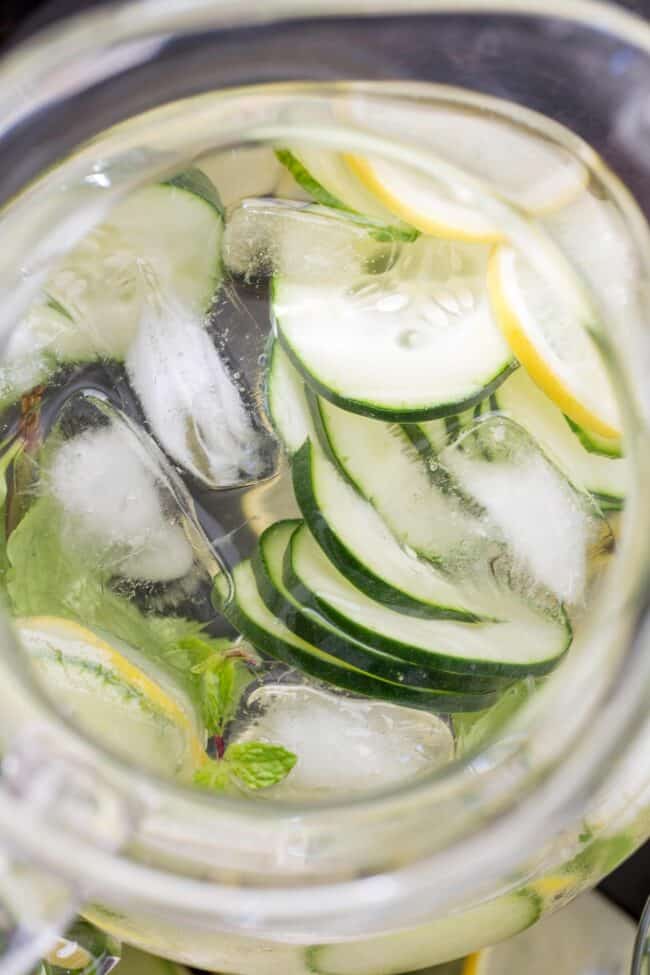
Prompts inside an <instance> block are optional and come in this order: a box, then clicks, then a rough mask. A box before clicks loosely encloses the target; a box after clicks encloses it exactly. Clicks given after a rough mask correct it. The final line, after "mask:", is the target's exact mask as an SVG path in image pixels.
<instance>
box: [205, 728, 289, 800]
mask: <svg viewBox="0 0 650 975" xmlns="http://www.w3.org/2000/svg"><path fill="white" fill-rule="evenodd" d="M296 761H297V758H296V756H295V755H294V754H293V752H290V751H288V750H287V749H286V748H283V747H282V745H273V744H271V743H269V742H264V741H245V742H236V743H235V744H232V745H229V746H228V747H227V748H226V751H225V753H224V756H223V758H220V759H210V760H209V761H207V762H206V763H205V765H202V766H201V768H200V769H199V770H198V772H196V773H195V775H194V784H195V785H198V786H201V787H202V788H204V789H211V790H213V791H216V792H227V791H232V790H239V789H241V787H242V786H244V787H245V788H246V789H252V790H257V789H268V788H269V787H270V786H272V785H275V784H276V783H277V782H281V781H282V779H284V778H285V777H286V776H287V775H288V774H289V772H290V771H291V769H292V768H293V767H294V765H295V764H296Z"/></svg>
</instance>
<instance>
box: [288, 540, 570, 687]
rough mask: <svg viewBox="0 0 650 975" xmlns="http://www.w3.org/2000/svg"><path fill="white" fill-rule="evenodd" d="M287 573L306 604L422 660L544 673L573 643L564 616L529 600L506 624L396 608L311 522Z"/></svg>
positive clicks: (497, 671)
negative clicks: (349, 575)
mask: <svg viewBox="0 0 650 975" xmlns="http://www.w3.org/2000/svg"><path fill="white" fill-rule="evenodd" d="M284 571H285V583H286V588H287V589H288V590H289V591H290V592H291V593H292V594H293V596H294V598H295V599H297V600H298V601H299V602H300V604H301V605H303V606H306V607H309V608H311V609H312V610H313V611H314V612H316V613H319V614H320V616H321V617H324V618H325V619H328V620H330V621H331V622H332V623H334V624H335V625H337V626H339V627H340V628H341V629H343V630H345V631H346V632H348V633H350V634H351V635H352V636H354V637H355V638H356V639H358V640H361V641H362V642H364V643H366V644H371V645H372V646H376V647H377V648H378V649H380V650H383V651H384V652H386V653H390V654H392V655H393V656H395V657H399V658H401V659H403V660H408V661H411V662H412V663H413V664H417V665H419V666H425V667H427V666H428V667H435V668H440V669H441V670H443V671H445V672H453V673H459V674H464V675H470V676H471V675H483V676H492V677H494V676H503V677H509V678H515V677H522V676H524V675H527V674H544V673H548V672H549V671H551V670H552V669H553V668H554V667H556V666H557V664H558V663H559V661H560V660H561V658H562V656H563V654H564V652H565V651H566V649H567V648H568V645H569V643H570V641H571V634H570V631H569V628H568V624H567V623H566V622H565V621H564V620H552V619H550V618H549V617H546V616H544V615H542V614H540V613H536V612H534V611H533V610H532V609H530V608H529V607H527V606H525V605H523V606H520V607H519V614H520V615H519V617H518V618H516V619H514V620H513V621H512V622H505V623H483V624H463V623H458V622H455V621H452V620H423V619H417V618H413V617H407V616H404V615H402V614H401V613H396V612H395V611H394V610H392V609H390V608H389V607H387V606H382V605H381V603H378V602H376V601H374V600H373V599H369V598H368V597H367V596H365V595H364V594H363V593H361V592H359V591H358V590H357V589H355V588H354V586H353V585H351V584H350V583H349V582H348V580H347V579H346V578H345V577H344V576H343V575H342V574H341V573H340V572H338V571H337V569H336V568H335V567H334V566H333V565H332V563H331V562H329V561H328V560H327V558H326V557H325V556H324V555H323V552H322V551H321V549H320V547H319V546H318V545H317V544H316V542H315V541H314V539H313V537H312V536H311V535H310V533H309V531H308V529H307V528H306V527H305V526H303V527H302V528H300V529H298V530H297V531H296V533H295V534H294V535H293V536H292V539H291V543H290V546H289V549H288V552H287V556H286V559H285V569H284ZM496 599H498V593H497V594H496ZM495 608H496V609H499V608H500V607H499V604H498V602H495ZM507 608H508V609H511V608H512V607H511V606H508V607H507Z"/></svg>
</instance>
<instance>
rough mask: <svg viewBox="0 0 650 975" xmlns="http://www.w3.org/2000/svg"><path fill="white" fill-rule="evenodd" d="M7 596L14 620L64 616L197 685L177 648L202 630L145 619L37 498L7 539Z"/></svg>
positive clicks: (48, 502) (45, 500)
mask: <svg viewBox="0 0 650 975" xmlns="http://www.w3.org/2000/svg"><path fill="white" fill-rule="evenodd" d="M6 551H7V560H8V563H9V569H8V571H7V575H6V580H7V591H8V595H9V600H10V602H11V606H12V610H13V614H14V615H15V616H61V617H64V618H66V619H72V620H75V621H77V622H79V623H81V624H83V625H85V626H90V627H93V628H96V629H100V630H105V631H106V633H108V634H111V635H112V636H114V637H117V639H118V640H122V641H124V643H127V644H129V645H130V646H132V647H135V648H137V649H138V650H140V651H141V652H142V653H144V654H146V655H147V656H149V657H150V658H151V659H153V660H156V661H157V662H159V663H162V664H167V666H168V667H169V668H171V669H172V670H173V671H174V673H175V674H176V676H181V677H183V678H184V682H185V684H186V687H187V689H188V690H191V689H193V685H194V683H195V682H194V680H193V679H192V676H191V674H190V669H191V666H192V663H193V662H194V658H193V657H192V656H191V655H190V654H189V653H188V651H186V650H185V649H182V648H181V647H179V645H180V644H181V643H182V642H183V641H184V640H188V639H191V638H192V637H194V636H196V635H197V634H198V632H199V631H200V625H199V624H197V623H195V622H193V621H190V620H186V619H183V618H181V617H157V616H153V615H152V616H147V615H145V614H144V613H142V612H141V611H140V609H139V608H138V607H137V606H136V605H135V603H133V602H132V601H131V600H130V599H128V598H127V597H126V596H121V595H120V594H119V593H116V592H115V591H114V590H113V589H112V588H111V586H110V583H109V579H108V577H107V576H108V574H107V572H106V570H104V571H102V570H101V568H100V567H99V566H98V567H96V568H95V569H93V567H92V564H91V560H90V557H89V553H88V552H80V551H79V549H78V548H77V547H76V546H74V545H69V544H66V539H65V537H64V533H63V523H62V517H61V511H60V508H59V506H58V504H57V503H56V502H55V501H54V500H53V499H52V498H49V497H42V498H38V499H37V500H36V501H34V502H33V503H32V506H31V507H30V509H29V510H28V512H27V514H26V515H25V516H24V517H23V518H22V520H21V521H20V523H19V524H18V526H17V527H16V528H15V529H14V531H13V532H12V533H11V535H10V536H9V541H8V543H7V550H6Z"/></svg>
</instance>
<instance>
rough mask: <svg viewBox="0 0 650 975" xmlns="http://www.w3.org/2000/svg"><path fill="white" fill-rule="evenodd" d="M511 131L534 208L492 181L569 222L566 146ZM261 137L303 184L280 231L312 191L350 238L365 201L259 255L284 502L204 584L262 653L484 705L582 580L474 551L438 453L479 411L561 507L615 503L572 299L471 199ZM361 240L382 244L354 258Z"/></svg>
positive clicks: (558, 650)
mask: <svg viewBox="0 0 650 975" xmlns="http://www.w3.org/2000/svg"><path fill="white" fill-rule="evenodd" d="M478 136H479V134H477V138H478ZM522 138H523V137H522ZM524 143H525V144H524ZM513 146H514V148H513V151H515V150H516V153H521V152H524V154H525V155H526V158H527V160H528V164H529V165H530V166H531V167H532V169H533V170H534V171H536V172H537V173H538V175H540V174H541V173H545V172H547V170H548V166H549V165H551V164H552V163H553V162H554V160H555V162H556V163H557V165H558V167H559V169H558V173H559V176H558V179H557V181H556V182H554V181H553V180H552V179H548V178H546V177H544V187H543V189H544V194H543V197H544V198H543V201H542V202H543V206H542V205H541V204H540V206H539V207H538V206H537V203H539V202H540V201H539V200H538V199H537V196H538V195H539V194H537V195H536V194H535V193H532V195H531V194H528V195H527V194H526V193H524V192H523V189H522V187H517V193H514V191H513V190H512V187H506V189H505V190H504V189H503V187H501V188H500V187H499V186H498V185H497V186H496V187H495V188H496V191H498V192H501V190H503V193H502V195H503V196H504V197H505V199H509V198H510V197H513V202H514V203H516V205H517V206H518V207H519V208H520V209H521V208H526V207H527V205H528V204H527V201H528V196H530V198H531V200H533V201H536V203H535V206H533V205H532V204H531V206H530V208H529V209H530V213H531V216H532V217H534V218H535V219H536V220H538V221H539V222H540V223H542V222H543V221H544V220H548V221H549V224H550V221H551V217H549V216H547V215H548V214H554V213H555V212H557V211H562V213H563V224H567V223H568V224H569V225H571V219H572V217H571V211H572V207H573V208H574V210H575V212H576V214H577V215H578V217H579V215H580V214H581V213H583V212H584V206H583V204H582V202H581V199H582V197H583V196H584V195H585V194H588V193H589V189H588V186H587V182H588V180H587V176H586V173H585V171H584V169H583V167H582V164H580V163H578V162H575V163H573V162H572V161H571V159H570V158H569V156H568V154H567V153H566V152H565V151H564V150H562V151H561V152H560V150H558V151H557V154H556V155H557V158H555V155H554V149H553V147H552V145H551V144H550V143H545V142H542V140H538V142H537V143H535V140H532V141H530V142H529V141H527V140H526V139H524V142H519V141H517V139H515V141H514V143H513ZM536 153H537V155H536ZM277 155H278V158H279V160H280V161H281V162H282V163H283V164H284V165H285V166H286V167H287V168H288V169H289V171H290V172H291V174H292V176H293V178H294V179H295V180H296V182H297V183H298V184H300V186H301V187H302V189H303V190H304V191H305V192H306V193H308V194H310V195H311V197H312V201H313V202H312V203H304V204H302V205H301V206H302V210H301V207H300V206H297V205H296V204H292V205H291V208H290V209H289V208H287V210H286V212H285V214H284V216H283V217H282V219H283V220H284V221H285V223H284V224H283V225H282V234H283V235H284V237H283V240H282V241H281V242H280V245H279V246H280V250H281V249H282V248H283V247H284V248H285V250H287V252H288V251H289V250H290V249H291V248H290V247H288V245H287V235H288V234H290V233H291V231H290V230H287V227H288V225H289V224H290V223H291V222H292V221H295V222H296V226H297V227H298V225H299V224H300V221H301V219H302V220H303V221H304V224H303V226H302V227H300V228H299V229H297V230H296V234H297V238H296V239H300V241H301V242H304V241H308V239H309V231H310V226H311V229H312V230H313V232H314V235H315V236H316V237H317V236H318V227H317V222H312V223H311V225H310V221H311V220H312V218H313V215H314V212H315V208H316V209H317V211H318V221H320V222H322V220H323V218H324V214H325V213H326V210H327V209H328V208H329V212H331V213H332V215H333V217H335V218H336V219H338V220H345V219H346V215H349V219H350V221H351V223H350V226H351V236H352V234H354V236H355V238H356V239H358V235H359V228H360V226H361V225H362V222H363V220H364V219H365V220H367V239H368V242H369V243H368V250H367V251H363V255H362V258H361V259H359V260H354V259H352V260H348V261H339V262H338V263H337V259H336V255H333V259H332V260H331V261H330V262H329V266H328V262H327V260H326V259H323V255H322V254H320V253H318V248H319V243H318V240H314V241H313V242H312V246H313V248H314V254H315V260H314V261H313V262H312V265H311V271H310V273H309V274H301V273H300V272H297V273H291V265H290V262H287V261H286V260H278V261H277V263H276V265H275V267H274V268H272V269H271V270H272V272H273V278H272V282H271V297H270V301H271V316H272V323H273V332H274V335H273V344H272V347H271V350H270V355H269V365H268V371H267V376H266V398H267V409H268V413H269V416H270V419H271V421H272V424H273V426H274V428H275V431H276V433H277V435H278V437H279V439H280V440H281V441H282V443H283V445H284V447H285V449H286V452H287V455H288V456H289V458H290V469H291V479H292V486H293V493H294V497H295V501H296V503H297V507H298V509H299V512H300V514H301V516H302V517H301V518H293V519H289V520H283V521H279V522H277V523H275V524H272V525H271V526H270V527H268V528H267V529H266V530H265V531H264V533H263V534H262V536H261V537H260V539H259V542H258V547H257V549H256V551H255V553H254V554H253V556H252V558H251V559H249V560H246V561H244V562H241V563H240V564H239V565H237V566H236V568H235V569H234V572H233V574H232V579H231V580H230V581H227V580H226V579H225V578H224V579H219V580H217V584H216V587H215V592H216V597H217V599H218V602H219V605H220V606H221V607H222V608H223V611H224V612H225V614H226V615H227V616H228V618H229V619H230V621H231V622H232V623H233V624H234V625H235V626H236V627H237V629H239V630H240V631H241V632H242V633H243V634H245V636H246V637H247V638H248V639H250V640H251V641H252V642H253V643H254V644H255V645H256V646H257V647H258V648H259V649H260V650H261V651H262V652H266V653H268V654H271V655H273V656H275V657H278V658H280V659H282V660H284V661H285V662H287V663H289V664H291V665H294V666H296V667H298V668H300V669H301V670H303V671H305V672H307V673H309V674H311V675H312V676H313V677H316V678H319V679H323V680H325V681H328V682H331V683H333V684H335V685H337V686H339V687H341V688H345V689H347V690H349V691H352V692H357V693H360V694H365V695H368V696H371V697H379V698H384V699H388V700H393V701H397V702H400V703H402V704H405V705H409V706H414V707H424V708H431V709H435V710H437V711H439V712H443V713H445V712H454V711H456V712H457V711H472V710H480V709H484V708H486V707H488V706H490V705H491V704H492V703H493V702H494V701H496V700H497V699H498V697H499V695H500V694H501V693H502V692H503V689H504V687H506V686H507V685H508V684H510V683H512V682H514V681H516V680H517V679H520V678H522V677H526V676H542V675H545V674H548V673H549V672H550V671H552V670H553V669H554V668H555V667H556V666H557V664H558V663H559V661H560V660H561V659H562V657H563V655H564V654H565V652H566V650H567V649H568V647H569V645H570V643H571V639H572V628H571V623H570V620H571V619H572V618H573V615H574V610H575V605H573V602H574V599H575V601H577V602H580V600H581V599H584V587H582V588H581V589H580V591H579V592H577V591H576V592H573V591H572V592H571V597H570V598H569V601H568V603H567V602H566V600H567V596H566V595H564V594H563V593H561V592H559V591H558V590H555V591H553V587H552V586H551V587H550V588H549V587H548V585H547V583H546V581H545V582H544V584H543V585H541V586H539V585H538V586H537V588H535V586H531V585H522V583H521V579H520V578H519V579H517V578H516V573H515V572H512V571H510V570H511V569H512V565H511V566H510V569H509V570H507V571H505V572H504V571H502V567H500V566H499V565H497V564H496V563H498V562H499V561H500V560H499V559H492V558H488V557H486V555H485V546H484V541H485V539H484V538H483V539H482V538H481V535H482V532H483V533H484V525H485V521H484V520H482V513H483V514H484V511H482V507H481V502H480V500H478V499H477V498H476V497H472V494H471V490H469V491H467V490H465V487H466V486H465V485H463V483H462V478H461V479H460V481H459V480H458V479H457V477H456V476H455V475H456V470H460V469H463V468H464V465H463V464H456V465H452V464H451V463H449V464H448V463H447V456H448V452H449V450H450V448H451V449H456V450H459V451H460V452H461V455H462V451H464V450H468V449H469V448H468V447H467V446H466V445H465V446H464V445H463V438H464V437H471V436H473V435H474V434H473V431H476V429H477V428H478V427H479V426H480V425H482V424H488V425H489V424H490V423H492V424H493V423H494V420H495V418H498V419H499V420H500V422H501V424H502V427H503V428H502V429H498V428H497V429H496V434H494V432H492V435H493V436H494V437H495V439H498V436H501V435H503V436H505V435H506V432H507V431H509V432H508V436H511V435H514V436H521V438H525V439H526V441H527V442H529V443H531V444H532V445H533V449H534V450H535V451H536V452H537V454H538V456H539V457H540V458H543V463H544V464H548V465H549V467H550V469H552V471H553V477H554V478H555V479H556V480H557V483H558V484H560V483H561V484H562V485H565V486H566V489H567V491H569V492H572V494H571V497H572V499H573V500H572V502H571V504H572V505H573V508H572V517H575V518H578V519H579V518H580V517H582V515H581V514H580V511H581V510H582V511H583V512H584V511H586V510H587V509H588V510H589V511H590V513H591V514H590V516H591V515H593V516H594V517H595V518H596V519H597V520H598V519H600V520H601V521H602V523H603V524H604V525H605V526H606V522H605V512H606V511H607V510H609V509H618V508H620V507H621V506H622V504H623V501H624V496H625V461H624V460H623V459H622V455H621V447H620V439H621V437H620V420H619V417H618V413H617V409H616V402H615V399H614V397H613V393H612V390H611V388H610V384H609V379H608V376H607V373H606V371H605V369H604V367H603V365H602V363H601V360H600V356H599V352H598V350H597V348H596V346H595V344H594V343H593V341H592V338H591V335H590V331H591V330H592V329H593V328H595V327H596V326H595V324H594V323H593V322H591V323H590V322H588V321H586V320H585V319H584V318H582V317H581V315H582V313H583V311H584V309H585V308H587V307H588V304H585V305H584V306H581V305H580V303H577V304H576V303H574V302H572V301H569V300H567V302H566V303H565V302H564V301H563V300H562V297H561V296H558V295H556V294H549V290H548V285H547V282H546V280H543V279H542V278H541V277H540V276H539V275H538V273H537V271H536V270H535V268H534V267H533V265H532V264H530V265H529V264H528V262H527V261H526V260H525V257H522V256H521V255H520V254H519V253H518V252H516V251H515V250H514V249H512V248H511V247H510V244H509V243H508V241H507V237H506V235H505V234H504V233H497V232H496V230H495V229H494V228H491V230H490V234H487V232H485V233H484V232H483V231H484V229H485V228H483V223H484V222H485V221H484V220H483V219H482V218H481V219H479V216H480V215H478V214H477V213H475V212H472V211H471V210H469V209H468V208H467V207H461V206H451V205H449V200H445V198H444V194H443V195H441V193H440V187H437V188H434V189H432V190H431V192H428V191H427V188H426V181H423V180H422V179H419V180H416V181H414V182H409V180H408V171H405V172H398V170H397V168H396V167H395V166H393V165H392V164H391V165H390V166H389V165H383V164H380V163H379V162H378V161H375V160H362V159H359V157H351V156H349V155H346V154H336V153H333V152H331V151H327V152H326V151H320V150H316V149H314V148H313V147H310V148H305V147H290V148H283V149H282V150H281V151H279V152H278V154H277ZM479 175H480V174H479ZM489 175H490V179H491V182H492V184H494V182H495V180H496V176H497V170H495V168H494V167H492V169H491V172H490V174H489ZM560 177H561V178H560ZM407 190H408V193H407ZM506 190H507V192H506ZM407 197H408V198H407ZM515 197H516V199H515ZM590 199H591V202H593V205H595V206H596V207H598V205H599V201H597V200H596V198H590ZM522 201H523V202H522ZM576 201H577V203H576ZM244 205H245V207H246V219H247V221H249V226H250V221H251V220H254V214H255V210H256V207H257V208H258V209H259V211H260V214H261V215H263V218H264V220H266V221H268V218H269V213H270V209H269V205H268V201H264V200H258V201H255V200H247V201H245V204H244ZM279 205H280V204H279V203H276V204H275V207H276V216H278V217H279V216H280V210H278V209H277V208H278V206H279ZM590 205H591V203H590ZM418 207H419V212H420V213H421V215H422V218H421V219H414V214H415V216H416V217H417V212H416V211H417V210H418ZM336 214H338V217H336ZM452 217H453V220H452V219H451V218H452ZM553 219H554V220H555V223H558V220H557V218H555V217H553ZM560 223H562V221H560ZM278 226H280V224H279V223H278ZM379 226H383V232H379V231H378V227H379ZM481 228H483V229H481ZM497 229H498V228H497ZM575 230H576V228H575V227H574V228H573V231H574V233H573V238H574V240H575V238H576V236H579V234H576V232H575ZM265 233H268V226H267V225H266V224H265ZM543 234H544V229H543V227H542V235H543ZM564 236H565V237H567V239H568V238H569V237H570V236H571V235H567V234H565V235H564ZM226 240H228V228H227V229H226ZM370 242H372V244H371V243H370ZM373 246H374V247H375V249H376V252H377V254H381V255H384V257H383V258H382V257H378V258H377V259H373V258H372V256H370V257H369V256H368V254H369V253H370V251H371V249H372V247H373ZM573 246H575V243H574V245H573ZM382 248H383V251H382ZM266 253H267V254H268V248H267V251H266ZM294 253H295V248H294ZM550 253H551V254H552V253H553V245H552V246H551V251H550ZM346 254H347V256H348V257H349V256H350V254H351V251H348V252H346ZM386 254H388V255H389V257H388V258H387V259H386V257H385V256H386ZM565 256H567V255H565ZM571 257H572V255H571V254H570V253H569V254H568V258H569V261H570V260H571ZM306 265H307V262H305V266H306ZM314 267H316V268H317V272H314V271H313V268H314ZM232 270H233V273H236V274H242V273H243V274H244V276H245V271H243V269H242V268H241V266H240V267H238V268H234V267H233V269H232ZM258 270H259V268H258ZM565 271H566V267H565V266H564V265H563V268H562V273H564V272H565ZM265 273H269V268H268V266H267V267H266V269H265ZM578 290H579V289H578ZM576 293H577V291H576ZM506 423H507V424H508V427H507V428H506V427H505V426H503V424H506ZM484 429H488V427H487V426H486V427H485V428H484ZM513 431H514V433H513ZM484 439H485V441H486V442H487V440H488V438H487V437H485V438H484ZM478 441H480V436H479V437H478V439H477V442H478ZM470 442H471V441H466V444H467V443H470ZM471 449H473V450H476V449H477V448H476V444H474V445H473V447H472V448H471ZM486 457H487V455H485V456H484V457H483V459H486ZM487 459H488V460H489V457H487ZM540 463H542V461H540ZM465 466H466V465H465ZM540 469H541V468H540ZM513 470H514V476H515V477H516V470H515V469H513ZM548 483H550V480H549V482H548ZM581 506H584V507H582V508H581ZM531 510H533V509H532V508H531ZM541 510H542V509H541V508H540V505H539V503H538V506H537V511H538V512H539V511H541ZM576 512H578V514H576ZM605 530H607V529H606V528H605ZM585 531H586V530H585ZM583 534H585V532H583ZM537 535H538V537H539V535H540V533H539V532H537ZM556 535H557V533H556ZM557 537H559V535H557ZM482 545H483V548H482ZM517 547H518V546H517V545H515V546H514V550H515V551H516V550H517ZM511 557H512V552H510V555H509V556H508V555H507V556H505V558H506V561H507V559H508V558H511ZM581 558H583V562H586V561H587V559H588V558H589V553H588V548H587V547H585V548H584V551H583V552H582V554H581ZM468 566H469V568H468ZM581 571H582V570H581ZM547 575H548V573H547ZM550 575H551V576H552V564H551V573H550ZM585 577H586V576H585ZM538 581H539V580H538ZM581 586H582V584H581ZM569 588H570V587H568V586H567V592H568V591H569ZM579 588H580V587H579ZM540 589H543V590H544V591H543V592H540Z"/></svg>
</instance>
